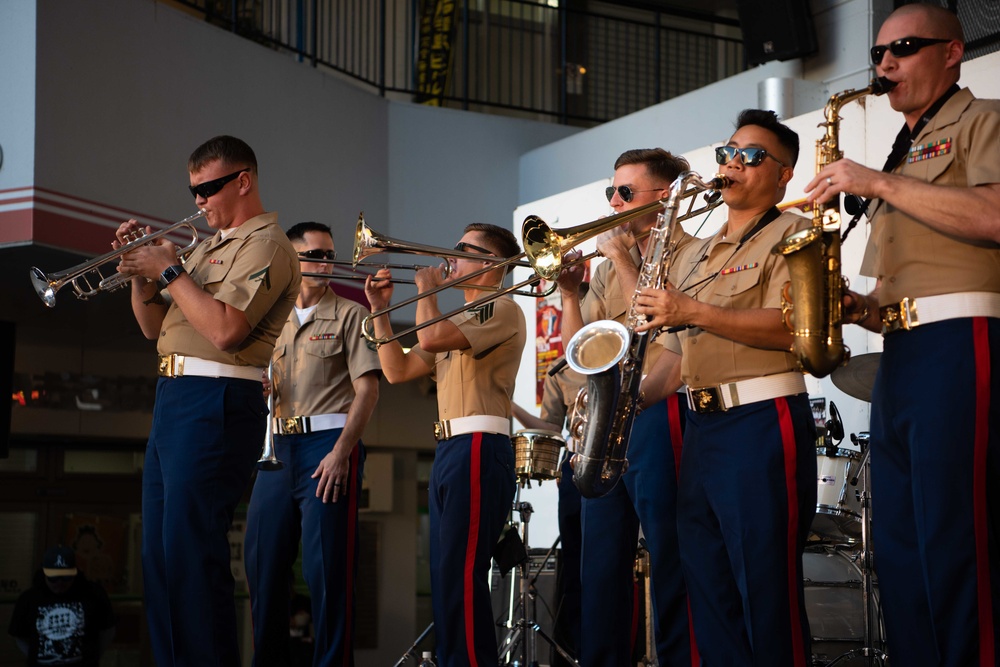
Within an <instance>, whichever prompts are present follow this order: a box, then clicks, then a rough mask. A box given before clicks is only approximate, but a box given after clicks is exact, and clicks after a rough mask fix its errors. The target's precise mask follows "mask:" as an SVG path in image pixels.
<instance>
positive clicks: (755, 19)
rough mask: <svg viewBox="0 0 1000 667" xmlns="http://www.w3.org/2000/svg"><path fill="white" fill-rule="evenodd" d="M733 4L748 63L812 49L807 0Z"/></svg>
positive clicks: (755, 0) (753, 0) (758, 0)
mask: <svg viewBox="0 0 1000 667" xmlns="http://www.w3.org/2000/svg"><path fill="white" fill-rule="evenodd" d="M737 5H738V10H739V14H740V27H741V28H742V30H743V47H744V48H745V49H746V52H747V62H748V63H749V64H750V65H760V64H761V63H766V62H769V61H771V60H790V59H792V58H800V57H802V56H809V55H812V54H814V53H816V50H817V43H816V27H815V26H814V25H813V19H812V12H810V10H809V0H739V2H738V3H737Z"/></svg>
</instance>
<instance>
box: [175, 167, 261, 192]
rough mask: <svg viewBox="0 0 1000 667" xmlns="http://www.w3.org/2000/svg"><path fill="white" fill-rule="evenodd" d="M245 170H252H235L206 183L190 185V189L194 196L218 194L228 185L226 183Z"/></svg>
mask: <svg viewBox="0 0 1000 667" xmlns="http://www.w3.org/2000/svg"><path fill="white" fill-rule="evenodd" d="M244 171H250V170H249V169H240V170H239V171H234V172H233V173H231V174H226V175H225V176H222V177H220V178H216V179H215V180H212V181H205V182H204V183H199V184H198V185H189V186H188V190H190V191H191V196H192V197H201V198H202V199H208V198H209V197H211V196H212V195H214V194H216V193H217V192H218V191H219V190H221V189H222V188H224V187H225V186H226V183H228V182H230V181H235V180H236V177H237V176H239V175H240V174H242V173H243V172H244Z"/></svg>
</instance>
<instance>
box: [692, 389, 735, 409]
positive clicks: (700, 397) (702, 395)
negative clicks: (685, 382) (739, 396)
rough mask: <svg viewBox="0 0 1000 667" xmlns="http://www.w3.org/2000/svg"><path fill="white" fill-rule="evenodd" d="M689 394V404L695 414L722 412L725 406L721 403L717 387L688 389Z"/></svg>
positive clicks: (720, 395) (720, 393) (720, 394)
mask: <svg viewBox="0 0 1000 667" xmlns="http://www.w3.org/2000/svg"><path fill="white" fill-rule="evenodd" d="M688 391H689V392H691V404H692V407H693V408H694V411H695V412H698V413H704V412H722V411H724V410H725V409H726V404H725V403H723V402H722V392H721V391H719V388H718V387H703V388H701V389H688Z"/></svg>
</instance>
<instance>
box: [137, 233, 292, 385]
mask: <svg viewBox="0 0 1000 667" xmlns="http://www.w3.org/2000/svg"><path fill="white" fill-rule="evenodd" d="M277 220H278V216H277V214H276V213H264V214H262V215H258V216H256V217H254V218H250V219H249V220H247V221H246V222H244V223H243V224H242V225H240V226H239V227H237V228H236V229H235V230H233V232H231V233H230V234H229V235H228V236H227V237H226V238H225V239H223V238H222V235H221V233H219V232H217V233H216V234H215V236H213V237H211V238H209V239H206V240H205V241H203V242H202V243H201V244H200V245H199V246H198V247H197V248H196V249H195V251H194V252H193V253H192V254H191V257H189V258H188V260H187V262H186V263H185V264H184V268H185V270H186V271H187V272H188V274H189V275H190V276H191V278H193V279H194V281H195V282H196V283H198V285H199V286H201V288H202V289H203V290H204V291H206V292H208V293H209V294H211V295H212V297H213V298H215V299H217V300H219V301H222V302H223V303H225V304H228V305H230V306H232V307H233V308H236V309H237V310H239V311H242V312H243V314H245V315H246V318H247V321H248V322H249V323H250V334H249V335H248V336H247V337H246V339H244V340H243V342H242V343H240V345H239V346H238V347H237V349H236V350H233V351H229V352H222V351H220V350H218V349H217V348H216V347H215V346H214V345H213V344H212V343H210V342H209V341H208V340H207V339H206V338H204V337H203V336H202V335H201V334H199V333H198V332H197V331H196V330H195V328H194V327H193V326H192V325H191V323H190V322H189V321H188V319H187V317H185V316H184V313H183V312H181V309H180V308H179V307H178V306H177V304H176V303H171V304H170V307H169V308H168V309H167V314H166V317H164V319H163V325H162V326H161V328H160V338H159V341H158V343H157V346H156V349H157V351H159V353H160V354H182V355H186V356H193V357H200V358H201V359H208V360H210V361H216V362H219V363H223V364H230V365H234V366H260V367H264V366H267V363H268V361H269V360H270V358H271V352H272V350H273V349H274V342H275V340H277V338H278V334H279V333H280V332H281V327H282V326H283V325H284V322H285V319H286V318H287V317H288V313H289V311H291V309H292V306H294V305H295V298H296V297H297V296H298V294H299V283H300V282H301V281H302V276H301V273H300V270H299V260H298V256H297V255H296V254H295V249H294V248H293V247H292V244H291V242H290V241H289V240H288V237H286V236H285V232H284V231H283V230H282V229H281V227H279V226H278V223H277Z"/></svg>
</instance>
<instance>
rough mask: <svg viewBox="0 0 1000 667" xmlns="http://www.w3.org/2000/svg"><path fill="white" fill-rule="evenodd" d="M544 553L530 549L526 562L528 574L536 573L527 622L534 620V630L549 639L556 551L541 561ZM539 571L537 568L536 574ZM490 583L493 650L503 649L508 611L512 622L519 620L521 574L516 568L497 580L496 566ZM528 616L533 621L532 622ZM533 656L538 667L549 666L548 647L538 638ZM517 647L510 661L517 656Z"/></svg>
mask: <svg viewBox="0 0 1000 667" xmlns="http://www.w3.org/2000/svg"><path fill="white" fill-rule="evenodd" d="M547 551H548V549H531V550H530V551H529V555H528V558H529V560H530V563H531V574H532V575H534V574H535V573H538V577H537V579H535V591H536V592H537V595H536V596H535V600H534V610H531V608H530V607H531V606H532V602H531V601H529V602H528V605H529V613H528V615H527V617H526V618H527V620H534V621H535V622H536V623H538V626H539V627H540V628H541V629H542V631H543V632H544V633H545V634H546V635H548V636H549V637H553V636H554V634H553V631H554V626H555V615H556V612H557V611H558V605H559V600H557V599H556V578H557V575H558V571H559V550H558V549H557V550H556V551H555V552H553V554H552V555H551V556H550V557H549V559H548V560H547V561H546V560H545V554H546V552H547ZM539 568H541V569H540V570H539ZM491 576H492V580H491V582H490V595H491V597H492V601H493V619H494V620H495V621H496V624H497V646H499V647H500V648H503V646H504V644H503V640H504V638H505V637H506V636H507V633H508V631H509V628H508V627H507V623H508V621H509V620H510V618H509V617H510V615H511V609H512V608H513V610H514V620H515V621H516V620H517V619H518V618H520V615H519V613H518V611H517V609H518V600H519V595H520V592H521V572H520V567H515V568H514V569H513V570H511V571H510V572H508V573H507V575H506V576H504V577H501V576H500V571H499V570H498V569H497V566H496V563H494V564H493V572H492V575H491ZM532 613H533V615H534V617H533V618H532ZM535 646H536V650H537V651H538V653H537V654H536V656H537V658H538V661H539V664H540V665H550V664H552V662H551V655H550V651H549V646H548V644H546V643H545V641H544V640H542V639H541V638H538V640H537V641H536V642H535ZM519 652H520V650H519V647H518V648H516V652H515V653H514V655H513V658H514V659H516V658H517V656H518V655H519Z"/></svg>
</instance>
